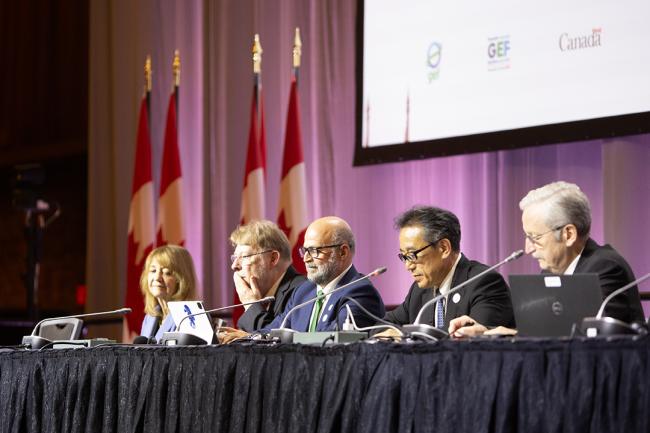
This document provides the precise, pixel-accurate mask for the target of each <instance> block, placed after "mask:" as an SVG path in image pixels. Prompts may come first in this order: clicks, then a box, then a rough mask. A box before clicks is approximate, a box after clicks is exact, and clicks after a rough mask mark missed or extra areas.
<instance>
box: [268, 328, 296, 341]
mask: <svg viewBox="0 0 650 433" xmlns="http://www.w3.org/2000/svg"><path fill="white" fill-rule="evenodd" d="M294 334H296V331H294V330H293V329H289V328H278V329H271V332H270V333H269V335H270V336H271V338H272V339H278V340H280V343H293V336H294Z"/></svg>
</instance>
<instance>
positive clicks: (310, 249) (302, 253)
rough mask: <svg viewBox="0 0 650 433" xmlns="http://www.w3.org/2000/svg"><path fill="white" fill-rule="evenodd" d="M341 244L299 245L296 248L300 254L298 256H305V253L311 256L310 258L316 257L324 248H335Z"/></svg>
mask: <svg viewBox="0 0 650 433" xmlns="http://www.w3.org/2000/svg"><path fill="white" fill-rule="evenodd" d="M341 245H343V244H335V245H323V246H320V247H300V248H298V254H300V258H303V259H304V258H305V256H306V255H307V254H309V255H310V256H311V258H312V259H318V258H319V257H320V255H321V254H322V253H323V250H324V249H325V248H337V247H340V246H341Z"/></svg>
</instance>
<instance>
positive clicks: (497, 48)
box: [487, 35, 510, 71]
mask: <svg viewBox="0 0 650 433" xmlns="http://www.w3.org/2000/svg"><path fill="white" fill-rule="evenodd" d="M487 55H488V71H497V70H500V69H509V68H510V36H509V35H505V36H494V37H491V38H488V44H487Z"/></svg>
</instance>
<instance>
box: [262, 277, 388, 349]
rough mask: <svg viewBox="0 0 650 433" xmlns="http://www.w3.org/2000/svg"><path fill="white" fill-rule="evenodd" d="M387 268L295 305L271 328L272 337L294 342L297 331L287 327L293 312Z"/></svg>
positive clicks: (285, 341) (284, 341)
mask: <svg viewBox="0 0 650 433" xmlns="http://www.w3.org/2000/svg"><path fill="white" fill-rule="evenodd" d="M386 270H387V268H386V267H381V268H377V269H375V270H374V271H372V272H370V273H369V274H366V275H364V276H363V277H360V278H357V279H356V280H353V281H350V282H349V283H347V284H343V285H342V286H341V287H337V288H335V289H334V290H332V291H331V292H329V293H322V294H321V295H320V296H319V295H316V296H314V297H313V298H311V299H308V300H306V301H305V302H302V303H300V304H298V305H296V306H294V307H293V308H292V309H291V310H289V311H288V312H287V314H286V315H285V316H284V319H283V320H282V323H281V324H280V327H279V328H278V329H271V332H270V334H271V337H272V338H279V339H280V341H281V342H283V343H291V342H293V333H295V332H297V331H294V330H293V329H290V328H286V325H287V320H288V319H289V316H291V314H293V313H294V311H296V310H299V309H301V308H303V307H305V306H307V305H309V304H312V303H314V302H316V301H318V300H319V299H324V298H326V297H327V296H329V295H331V294H333V293H336V292H338V291H339V290H343V289H345V288H347V287H350V286H351V285H353V284H356V283H358V282H359V281H363V280H367V279H369V278H372V277H376V276H377V275H380V274H383V273H384V272H386Z"/></svg>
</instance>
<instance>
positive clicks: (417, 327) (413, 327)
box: [402, 250, 524, 340]
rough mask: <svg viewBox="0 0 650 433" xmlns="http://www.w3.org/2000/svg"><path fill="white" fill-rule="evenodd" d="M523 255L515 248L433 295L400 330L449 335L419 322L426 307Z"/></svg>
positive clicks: (431, 334) (436, 335)
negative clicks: (449, 287)
mask: <svg viewBox="0 0 650 433" xmlns="http://www.w3.org/2000/svg"><path fill="white" fill-rule="evenodd" d="M523 255H524V250H517V251H515V252H513V253H512V254H510V255H509V256H508V257H506V258H505V259H503V260H501V261H500V262H499V263H497V264H496V265H494V266H491V267H489V268H487V269H486V270H484V271H483V272H480V273H478V274H476V275H474V276H473V277H472V278H470V279H469V280H465V281H463V282H462V283H460V284H458V285H456V286H455V287H452V288H451V289H450V290H449V291H448V292H447V293H446V294H444V295H443V294H440V295H438V296H434V297H433V299H430V300H429V301H428V302H426V303H425V304H424V305H423V306H422V307H421V308H420V311H419V312H418V315H417V316H416V318H415V321H414V322H413V324H410V325H404V326H402V330H403V331H404V332H405V333H408V334H415V335H422V334H424V335H425V336H428V337H430V338H433V339H436V340H439V339H442V338H447V337H449V334H448V333H447V332H446V331H445V330H443V329H439V328H436V327H434V326H431V325H428V324H426V323H420V322H421V320H422V315H423V314H424V312H425V311H426V309H427V308H429V307H430V306H431V305H434V304H435V303H436V302H438V300H440V299H442V298H444V297H446V296H449V295H451V294H452V293H454V292H457V291H459V290H460V289H462V288H463V287H465V286H467V285H468V284H470V283H473V282H474V281H476V280H478V279H479V278H481V277H483V276H484V275H485V274H487V273H490V272H492V271H494V270H495V269H497V268H500V267H501V266H503V265H505V264H506V263H508V262H511V261H513V260H517V259H518V258H519V257H521V256H523Z"/></svg>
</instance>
